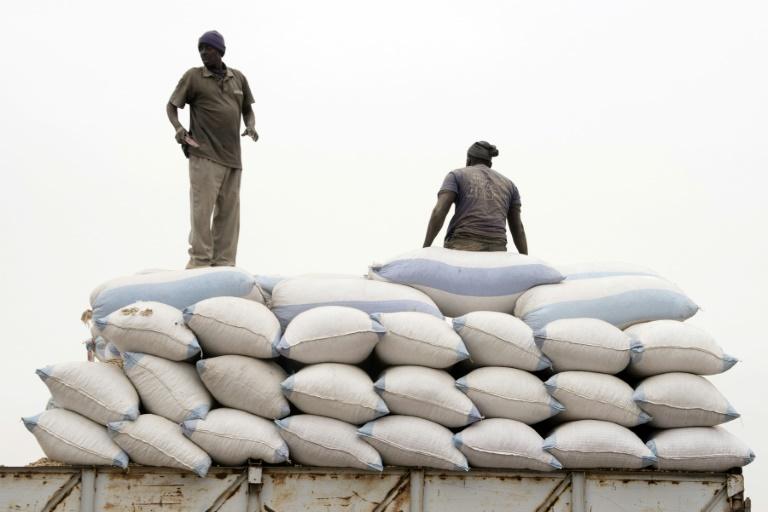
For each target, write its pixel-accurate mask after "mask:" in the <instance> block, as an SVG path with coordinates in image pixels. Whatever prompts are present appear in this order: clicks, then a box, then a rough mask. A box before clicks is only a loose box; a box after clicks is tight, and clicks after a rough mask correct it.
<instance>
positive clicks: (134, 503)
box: [95, 467, 248, 512]
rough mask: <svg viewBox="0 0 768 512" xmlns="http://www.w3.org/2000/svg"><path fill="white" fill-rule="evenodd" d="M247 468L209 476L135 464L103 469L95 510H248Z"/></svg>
mask: <svg viewBox="0 0 768 512" xmlns="http://www.w3.org/2000/svg"><path fill="white" fill-rule="evenodd" d="M245 476H246V475H245V472H244V470H243V469H239V470H238V471H233V470H230V469H217V468H214V469H213V470H212V471H211V472H210V473H209V474H208V477H206V478H199V477H197V476H195V475H193V474H191V473H188V472H184V471H177V470H173V469H164V468H148V467H131V469H130V470H129V471H127V472H120V471H101V472H100V473H99V474H98V475H97V477H96V501H95V510H100V511H101V510H104V511H110V512H196V511H200V512H203V511H208V510H218V511H220V512H244V511H245V510H246V503H247V485H248V484H247V481H246V478H245Z"/></svg>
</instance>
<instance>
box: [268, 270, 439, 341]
mask: <svg viewBox="0 0 768 512" xmlns="http://www.w3.org/2000/svg"><path fill="white" fill-rule="evenodd" d="M320 306H347V307H350V308H356V309H359V310H361V311H365V312H366V313H368V314H373V313H394V312H400V311H418V312H421V313H427V314H430V315H433V316H436V317H438V318H442V317H443V315H442V313H440V310H439V309H438V308H437V306H436V305H435V303H434V302H432V299H430V298H429V297H427V296H426V295H424V294H423V293H422V292H420V291H419V290H415V289H413V288H409V287H407V286H401V285H398V284H392V283H382V282H379V281H371V280H368V279H365V278H362V277H360V278H357V277H356V278H348V277H294V278H291V279H286V280H285V281H280V282H279V283H278V284H277V285H276V286H275V288H274V289H273V290H272V312H273V313H274V314H275V315H276V316H277V318H278V320H280V325H281V326H282V327H283V329H285V328H286V326H287V325H288V324H289V323H290V322H291V320H293V318H294V317H295V316H296V315H298V314H299V313H302V312H304V311H307V310H308V309H312V308H316V307H320Z"/></svg>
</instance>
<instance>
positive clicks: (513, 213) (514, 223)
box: [507, 204, 528, 254]
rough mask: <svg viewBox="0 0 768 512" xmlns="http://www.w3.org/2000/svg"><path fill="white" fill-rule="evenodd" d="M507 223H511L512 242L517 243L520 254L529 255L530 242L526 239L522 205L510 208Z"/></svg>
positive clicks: (514, 205)
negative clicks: (521, 216)
mask: <svg viewBox="0 0 768 512" xmlns="http://www.w3.org/2000/svg"><path fill="white" fill-rule="evenodd" d="M507 222H508V223H509V231H510V233H512V240H514V241H515V247H517V252H519V253H520V254H528V240H526V238H525V228H524V227H523V221H522V219H521V218H520V205H519V204H513V205H512V206H510V208H509V213H508V214H507Z"/></svg>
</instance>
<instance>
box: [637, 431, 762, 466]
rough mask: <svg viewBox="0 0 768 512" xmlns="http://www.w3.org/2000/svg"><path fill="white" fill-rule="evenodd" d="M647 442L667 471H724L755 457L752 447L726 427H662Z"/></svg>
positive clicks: (744, 464)
mask: <svg viewBox="0 0 768 512" xmlns="http://www.w3.org/2000/svg"><path fill="white" fill-rule="evenodd" d="M646 444H647V445H648V448H650V449H651V451H652V452H653V453H654V454H655V455H656V459H657V461H656V467H657V468H659V469H664V470H675V471H715V472H718V473H720V472H724V471H728V470H729V469H731V468H736V467H741V466H746V465H747V464H749V463H750V462H752V461H753V460H755V453H754V452H753V451H752V450H750V449H749V446H747V445H746V444H744V442H743V441H742V440H741V439H739V438H738V437H736V436H735V435H733V434H731V433H730V432H728V431H727V430H725V429H724V428H722V427H688V428H673V429H669V430H660V431H658V432H656V433H655V434H653V435H652V436H651V438H650V440H649V441H648V443H646Z"/></svg>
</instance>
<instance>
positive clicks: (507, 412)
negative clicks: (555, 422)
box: [456, 366, 563, 424]
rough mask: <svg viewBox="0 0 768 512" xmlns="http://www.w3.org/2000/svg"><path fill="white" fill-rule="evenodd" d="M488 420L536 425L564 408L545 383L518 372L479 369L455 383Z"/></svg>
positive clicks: (515, 370) (501, 369)
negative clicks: (501, 419) (509, 420)
mask: <svg viewBox="0 0 768 512" xmlns="http://www.w3.org/2000/svg"><path fill="white" fill-rule="evenodd" d="M456 386H457V387H458V388H459V389H460V390H461V391H463V392H464V393H466V395H467V396H468V397H469V398H470V400H472V403H474V404H475V405H476V406H477V408H478V410H479V411H480V414H481V415H483V416H484V417H486V418H506V419H511V420H517V421H520V422H523V423H526V424H533V423H538V422H540V421H543V420H545V419H547V418H551V417H552V416H554V415H556V414H558V413H560V412H561V411H562V410H563V406H562V405H561V404H560V403H559V402H558V401H557V400H555V399H554V398H552V397H551V396H550V395H549V393H548V392H547V388H546V387H545V386H544V383H543V382H542V381H541V379H539V378H538V377H536V376H535V375H531V374H530V373H528V372H526V371H523V370H518V369H516V368H503V367H493V366H489V367H486V368H478V369H477V370H473V371H472V372H470V373H468V374H467V375H465V376H464V377H462V378H460V379H458V380H457V381H456Z"/></svg>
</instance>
